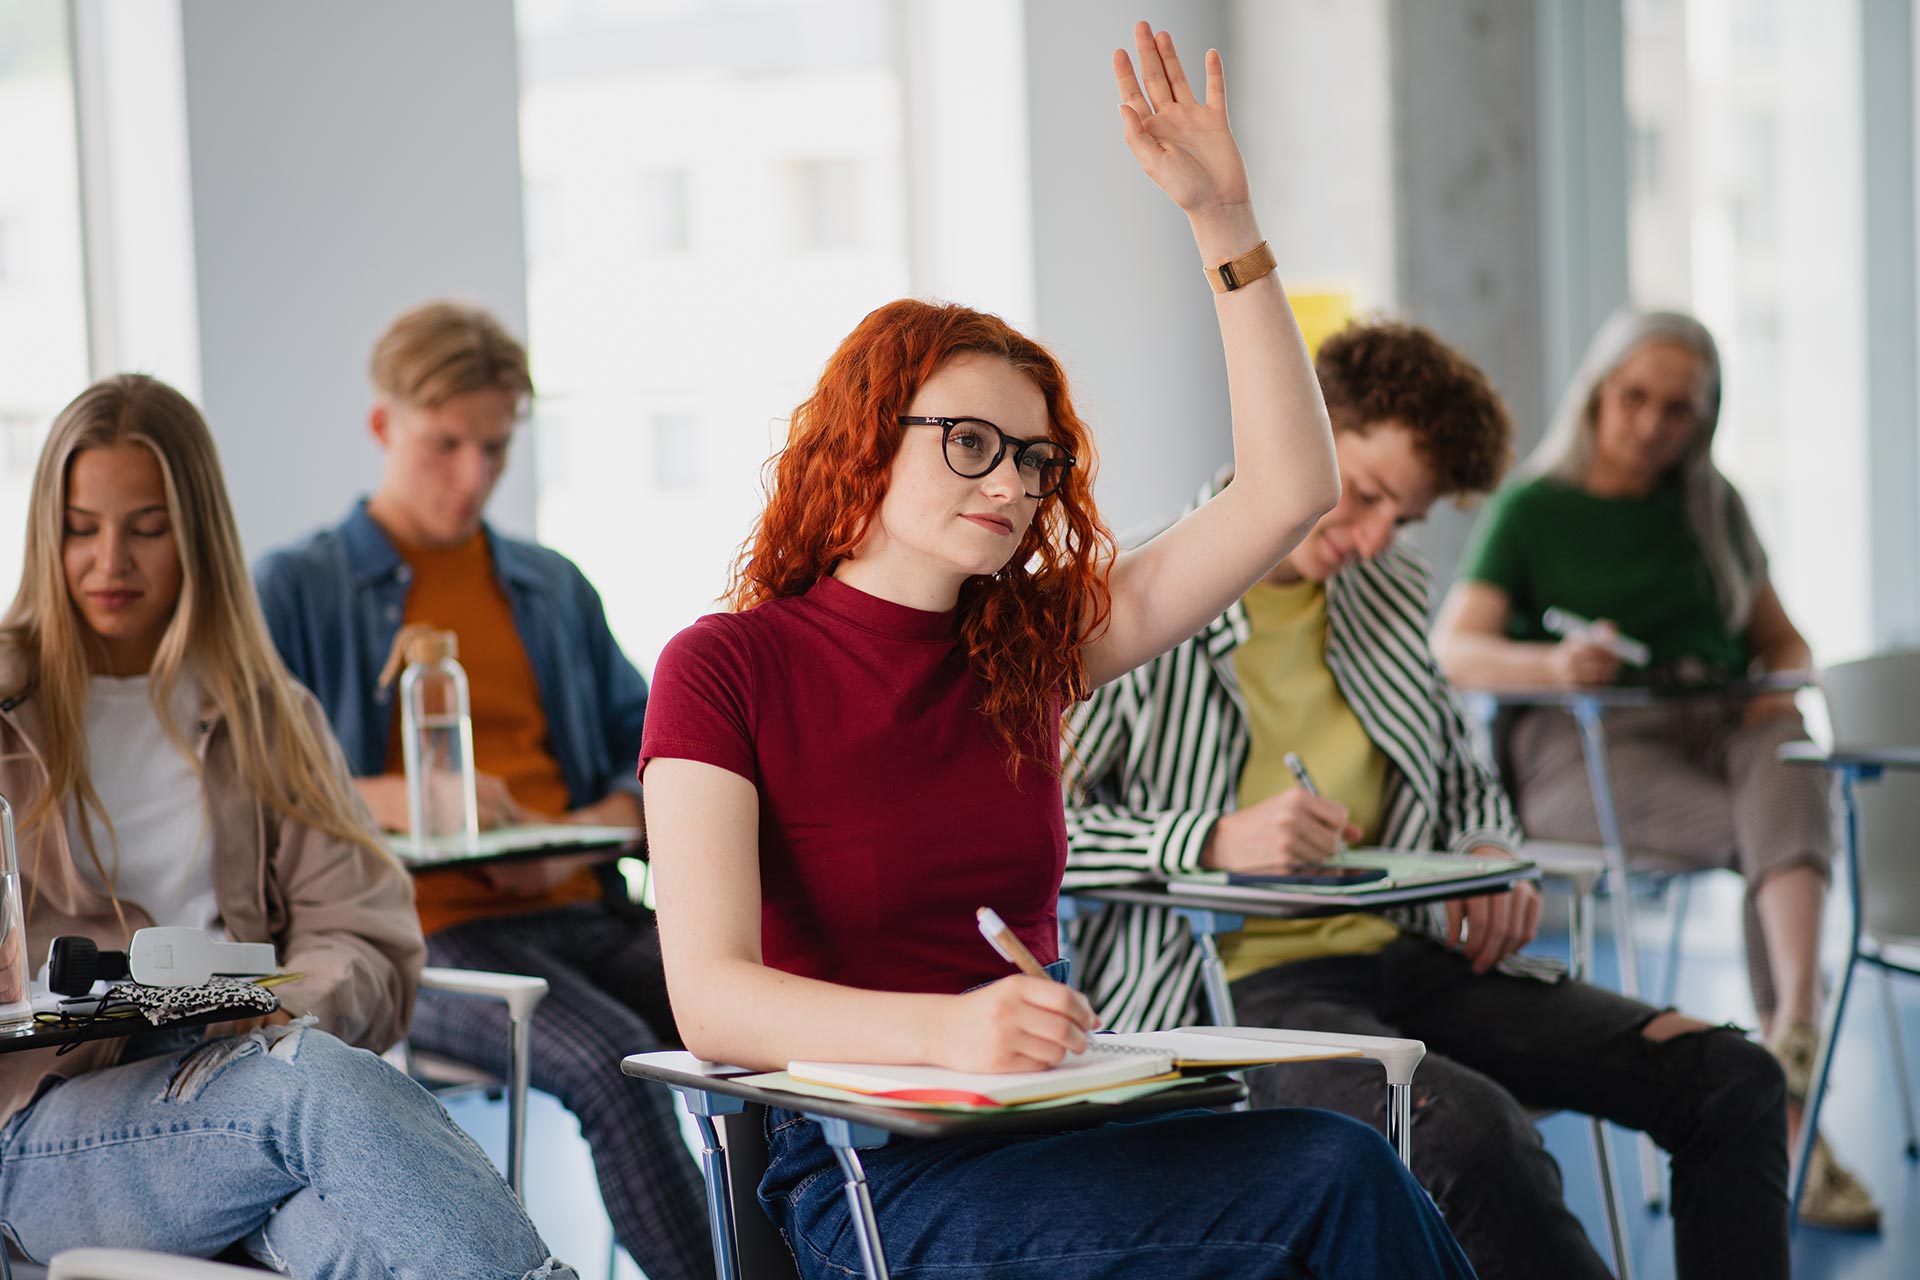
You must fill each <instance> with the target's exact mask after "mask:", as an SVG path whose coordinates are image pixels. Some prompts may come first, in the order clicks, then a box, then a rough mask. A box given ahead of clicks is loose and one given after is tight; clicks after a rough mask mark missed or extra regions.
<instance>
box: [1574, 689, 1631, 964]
mask: <svg viewBox="0 0 1920 1280" xmlns="http://www.w3.org/2000/svg"><path fill="white" fill-rule="evenodd" d="M1573 718H1574V720H1575V721H1576V722H1577V723H1578V724H1579V726H1580V747H1581V754H1582V755H1583V756H1585V757H1586V763H1587V788H1588V790H1590V791H1591V792H1592V793H1593V815H1594V818H1595V820H1596V821H1597V822H1598V824H1599V827H1600V846H1601V848H1602V849H1603V850H1604V851H1605V853H1606V858H1607V880H1608V888H1609V890H1610V891H1611V893H1612V904H1613V931H1614V934H1615V943H1616V945H1617V946H1618V947H1619V950H1620V993H1621V994H1622V995H1626V996H1631V997H1633V998H1634V999H1636V1000H1637V999H1639V998H1640V956H1639V951H1638V948H1637V947H1636V946H1635V941H1634V936H1633V902H1632V899H1631V898H1630V897H1629V896H1628V894H1627V846H1626V843H1625V841H1624V840H1623V839H1622V837H1621V835H1620V817H1619V813H1618V811H1617V810H1616V809H1615V808H1614V803H1613V772H1612V770H1611V769H1609V768H1608V767H1607V733H1606V730H1605V729H1604V728H1602V727H1601V724H1600V704H1599V703H1598V702H1595V701H1594V700H1593V699H1591V698H1575V699H1574V700H1573Z"/></svg>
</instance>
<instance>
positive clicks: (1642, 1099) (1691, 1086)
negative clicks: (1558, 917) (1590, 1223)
mask: <svg viewBox="0 0 1920 1280" xmlns="http://www.w3.org/2000/svg"><path fill="white" fill-rule="evenodd" d="M1233 998H1234V1007H1235V1012H1236V1014H1237V1016H1238V1018H1239V1020H1240V1022H1241V1023H1242V1025H1245V1026H1264V1027H1293V1028H1297V1029H1300V1030H1311V1031H1347V1032H1359V1033H1363V1034H1368V1035H1387V1036H1412V1037H1415V1038H1417V1039H1420V1040H1423V1041H1425V1042H1426V1045H1427V1056H1426V1059H1425V1060H1424V1061H1423V1062H1421V1064H1420V1068H1419V1070H1418V1071H1417V1072H1416V1073H1415V1074H1414V1078H1413V1096H1414V1113H1413V1171H1414V1174H1415V1175H1416V1176H1417V1177H1418V1178H1419V1179H1420V1182H1421V1183H1422V1184H1423V1185H1424V1186H1425V1187H1426V1188H1427V1190H1428V1191H1429V1192H1431V1193H1432V1194H1433V1197H1434V1199H1435V1200H1436V1201H1437V1202H1438V1203H1439V1205H1440V1209H1441V1212H1442V1213H1443V1214H1445V1216H1446V1219H1447V1225H1448V1226H1450V1227H1451V1228H1452V1229H1453V1233H1454V1235H1455V1237H1456V1238H1457V1239H1458V1240H1459V1241H1460V1244H1461V1246H1462V1247H1463V1248H1464V1249H1465V1250H1466V1253H1467V1257H1468V1258H1469V1259H1471V1260H1472V1262H1473V1265H1474V1269H1475V1270H1476V1271H1477V1272H1479V1274H1480V1276H1481V1277H1482V1280H1502V1278H1504V1277H1529V1278H1531V1277H1539V1276H1549V1275H1551V1276H1569V1277H1587V1276H1592V1277H1595V1278H1596V1280H1597V1278H1599V1277H1605V1276H1608V1275H1611V1272H1610V1271H1608V1269H1607V1267H1606V1265H1605V1263H1603V1262H1602V1261H1601V1259H1600V1256H1599V1254H1597V1253H1596V1252H1595V1251H1594V1248H1593V1246H1592V1244H1591V1243H1590V1242H1589V1241H1588V1240H1587V1237H1586V1233H1585V1232H1584V1231H1582V1230H1581V1227H1580V1223H1579V1221H1578V1219H1576V1218H1575V1217H1574V1216H1573V1215H1572V1214H1571V1213H1569V1212H1568V1211H1567V1207H1566V1204H1565V1202H1564V1200H1563V1198H1562V1195H1561V1183H1560V1169H1559V1166H1558V1165H1556V1164H1555V1163H1554V1160H1553V1157H1552V1156H1550V1155H1548V1154H1547V1151H1546V1148H1545V1146H1544V1145H1543V1143H1542V1142H1541V1138H1540V1134H1539V1131H1538V1130H1537V1129H1536V1128H1535V1127H1534V1124H1533V1121H1532V1120H1531V1118H1530V1117H1529V1115H1528V1110H1529V1108H1537V1109H1550V1110H1568V1111H1578V1112H1582V1113H1585V1114H1587V1115H1598V1116H1604V1117H1605V1118H1606V1119H1608V1120H1611V1121H1614V1122H1615V1123H1617V1124H1621V1125H1625V1126H1626V1127H1628V1128H1630V1129H1639V1130H1643V1131H1644V1132H1646V1133H1647V1134H1649V1135H1650V1136H1651V1137H1652V1138H1653V1140H1654V1141H1655V1142H1656V1143H1658V1144H1659V1145H1660V1146H1661V1147H1662V1148H1664V1149H1665V1150H1666V1151H1667V1152H1668V1153H1669V1155H1670V1156H1671V1157H1672V1162H1673V1217H1674V1252H1675V1255H1676V1262H1677V1271H1678V1274H1679V1276H1680V1277H1681V1280H1708V1278H1709V1277H1714V1278H1717V1277H1736V1276H1737V1277H1741V1278H1742V1280H1767V1278H1769V1277H1776V1276H1777V1277H1785V1276H1786V1275H1787V1274H1788V1251H1787V1138H1786V1087H1785V1084H1784V1082H1783V1081H1782V1078H1781V1074H1780V1068H1779V1066H1778V1064H1777V1063H1775V1062H1774V1060H1773V1058H1772V1056H1771V1055H1769V1054H1768V1053H1767V1052H1766V1050H1765V1049H1763V1048H1761V1047H1760V1046H1759V1045H1756V1044H1754V1043H1752V1042H1751V1041H1749V1040H1748V1039H1747V1038H1746V1037H1745V1036H1744V1035H1742V1034H1741V1033H1740V1032H1739V1031H1737V1030H1735V1029H1732V1028H1727V1027H1715V1028H1712V1029H1710V1030H1707V1031H1703V1032H1694V1033H1687V1034H1682V1035H1680V1036H1677V1037H1674V1038H1672V1039H1668V1040H1664V1041H1661V1042H1658V1043H1656V1042H1654V1041H1650V1040H1648V1039H1647V1038H1646V1037H1645V1036H1644V1035H1642V1034H1641V1032H1642V1030H1643V1028H1645V1027H1646V1025H1647V1024H1648V1023H1649V1022H1650V1021H1651V1020H1652V1019H1653V1018H1654V1017H1655V1016H1656V1015H1657V1013H1658V1010H1656V1009H1654V1008H1653V1007H1652V1006H1650V1005H1646V1004H1642V1003H1640V1002H1639V1001H1637V1000H1629V999H1627V998H1625V997H1624V996H1621V995H1618V994H1616V993H1615V992H1612V991H1607V990H1604V989H1602V988H1600V987H1595V986H1591V985H1589V984H1587V983H1584V982H1572V981H1564V982H1559V983H1554V984H1548V983H1543V982H1538V981H1535V980H1533V979H1530V978H1520V977H1509V976H1506V975H1503V974H1499V973H1490V974H1486V975H1484V976H1479V977H1476V976H1475V975H1474V974H1473V973H1472V971H1471V970H1470V969H1469V967H1468V965H1467V962H1466V961H1465V960H1464V959H1463V958H1461V957H1460V956H1459V955H1457V954H1456V953H1454V952H1451V951H1448V950H1446V949H1445V948H1443V947H1441V946H1439V945H1438V944H1437V943H1435V942H1432V941H1431V940H1429V939H1426V938H1420V937H1413V936H1405V937H1402V938H1400V939H1398V940H1397V941H1395V942H1394V943H1392V944H1391V945H1389V946H1388V947H1387V948H1386V949H1385V950H1384V951H1382V952H1380V953H1379V954H1377V955H1372V956H1335V957H1328V958H1326V959H1320V960H1302V961H1298V962H1296V963H1293V964H1286V965H1280V966H1278V967H1276V968H1273V969H1268V970H1266V971H1264V972H1261V973H1256V974H1253V975H1251V976H1249V977H1246V978H1242V979H1241V980H1240V981H1238V982H1236V983H1234V984H1233ZM1248 1083H1249V1085H1250V1086H1251V1087H1252V1090H1253V1096H1254V1102H1255V1105H1257V1106H1262V1107H1277V1106H1309V1107H1327V1108H1331V1109H1332V1110H1335V1111H1340V1112H1344V1113H1346V1114H1347V1115H1350V1116H1353V1117H1355V1118H1357V1119H1361V1120H1365V1121H1368V1122H1370V1123H1372V1124H1373V1125H1374V1126H1375V1127H1377V1128H1380V1129H1382V1130H1383V1131H1384V1129H1385V1127H1386V1090H1385V1089H1384V1088H1382V1087H1381V1083H1380V1071H1379V1068H1378V1067H1376V1066H1374V1064H1372V1063H1370V1062H1368V1063H1349V1062H1321V1063H1300V1064H1294V1065H1288V1066H1283V1067H1273V1068H1269V1069H1267V1070H1263V1071H1258V1072H1255V1073H1253V1074H1252V1076H1251V1077H1250V1078H1249V1081H1248Z"/></svg>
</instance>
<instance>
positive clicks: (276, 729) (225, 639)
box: [0, 374, 382, 911]
mask: <svg viewBox="0 0 1920 1280" xmlns="http://www.w3.org/2000/svg"><path fill="white" fill-rule="evenodd" d="M127 443H132V444H139V445H142V446H144V447H145V448H147V449H148V450H150V451H151V452H152V453H153V456H154V458H155V460H156V461H157V462H158V463H159V464H160V474H161V476H162V477H163V478H164V480H165V483H166V490H167V516H168V519H169V521H170V522H171V524H172V529H173V538H174V542H175V544H176V545H177V547H178V549H179V555H180V565H181V584H180V598H179V600H178V602H177V603H176V604H175V606H174V610H173V617H172V619H171V620H170V621H169V622H168V624H167V629H166V631H165V633H164V634H163V635H162V636H161V639H160V647H159V649H158V651H157V652H156V653H155V655H154V659H153V666H152V668H151V670H150V672H149V673H148V674H149V678H150V696H151V698H152V701H153V706H154V709H155V711H156V712H157V713H158V714H159V716H160V721H161V723H162V724H163V725H164V726H166V731H167V733H168V735H169V736H171V737H172V738H173V739H174V740H175V742H176V743H177V744H178V745H179V747H180V748H181V750H182V752H183V753H184V754H185V755H186V756H187V758H188V759H189V760H194V761H195V764H196V767H197V763H198V762H197V760H196V757H195V754H194V750H193V746H192V744H191V743H189V742H187V741H186V740H185V738H184V737H183V735H182V733H181V731H180V728H179V726H178V724H177V723H176V718H175V715H174V713H173V711H172V707H173V705H174V703H173V695H174V691H175V689H176V688H177V687H178V684H179V681H180V679H181V677H182V674H183V672H184V671H185V669H186V664H187V659H188V655H189V654H191V655H192V658H193V674H194V676H195V677H196V678H197V679H198V680H199V681H200V685H201V688H202V689H203V691H204V692H205V694H206V696H208V697H209V698H211V700H212V701H213V703H214V704H215V705H216V706H218V707H219V708H220V710H221V712H222V713H223V714H224V715H225V717H226V721H227V726H228V731H229V732H230V733H231V734H232V735H233V746H234V754H235V756H236V757H237V758H238V760H239V764H240V776H241V778H242V780H244V781H245V782H246V784H247V786H248V788H249V789H250V790H251V791H252V792H253V793H254V795H255V796H256V797H257V798H258V799H259V800H260V801H261V802H263V803H264V804H265V805H266V806H267V807H268V808H269V809H271V810H272V811H274V812H275V813H278V814H280V815H282V816H284V817H288V818H291V819H294V820H295V821H298V822H301V823H304V824H305V825H307V826H310V827H312V828H314V829H316V830H319V831H324V832H326V833H327V834H328V835H331V836H335V837H337V838H339V839H342V840H348V841H351V842H353V843H355V844H358V845H361V846H363V847H365V848H368V849H371V850H374V851H375V852H382V846H381V845H380V842H379V840H378V838H377V837H376V835H375V833H374V831H373V829H372V827H371V825H370V824H369V822H368V820H367V818H366V816H365V809H364V808H363V807H362V806H361V805H360V803H359V801H358V800H357V798H356V797H355V796H354V795H353V793H352V791H351V789H350V788H349V786H348V784H347V782H346V780H345V777H344V775H343V774H342V773H341V771H340V769H339V767H338V765H337V764H336V761H335V757H334V753H333V752H332V751H331V750H330V749H329V744H328V743H327V742H325V741H324V740H323V738H322V736H321V734H319V733H317V732H315V729H314V727H313V725H312V724H311V723H310V722H309V720H308V718H307V712H306V710H305V708H303V706H302V705H301V695H300V690H299V686H298V685H297V684H296V683H295V682H294V679H293V677H292V676H291V675H290V674H289V673H288V672H287V669H286V667H285V665H284V664H282V663H281V661H280V657H279V654H278V653H277V652H276V651H275V649H274V647H273V641H272V639H271V638H270V637H269V636H268V634H267V628H266V622H265V620H264V618H262V616H261V613H260V603H259V600H258V599H257V598H256V597H255V595H254V591H253V580H252V578H251V577H250V576H249V575H248V573H247V566H246V559H245V557H244V556H243V555H242V554H241V551H240V535H239V533H238V531H237V529H236V528H235V526H234V521H233V509H232V507H231V506H230V505H229V504H228V502H227V487H226V482H225V481H224V480H223V479H222V477H221V472H220V459H219V455H218V453H217V452H216V451H215V449H214V444H213V435H212V433H211V432H210V431H208V429H207V424H206V420H205V419H204V418H202V417H201V416H200V411H199V410H198V409H195V408H194V407H193V405H192V403H191V402H189V401H188V400H187V398H186V397H185V396H183V395H181V394H180V393H179V392H178V391H175V390H174V389H173V388H172V387H170V386H168V385H167V384H166V383H164V382H160V381H159V380H157V379H155V378H150V377H147V376H145V375H143V374H120V375H118V376H116V377H111V378H105V379H102V380H101V381H99V382H96V383H94V384H93V385H92V386H90V387H88V388H87V389H86V390H85V391H83V392H81V393H80V394H79V395H78V396H76V397H75V398H74V400H73V402H72V403H70V404H69V405H67V407H66V408H64V409H62V410H61V411H60V416H59V417H57V418H55V419H54V421H53V428H52V430H51V431H49V432H48V434H47V442H46V445H45V446H44V447H43V448H42V449H41V451H40V461H39V464H38V465H37V467H36V468H35V470H34V475H33V490H32V493H31V494H30V496H29V498H28V510H27V551H26V565H25V568H24V570H23V571H22V574H21V578H20V590H19V594H17V595H16V596H15V597H14V600H13V606H12V607H11V608H10V609H8V610H7V613H6V616H5V617H4V618H0V644H4V645H5V646H7V647H9V648H11V649H13V650H14V651H15V652H17V653H19V654H20V655H22V656H23V657H24V658H25V661H26V665H27V681H26V685H25V689H30V690H32V692H33V696H34V697H35V698H36V699H37V702H38V708H39V711H40V714H41V716H42V718H43V719H44V721H45V724H46V734H45V737H46V741H45V742H44V743H43V744H42V749H43V754H44V755H45V757H46V762H47V770H48V773H49V775H50V779H51V785H49V786H48V788H47V790H46V791H45V792H43V793H42V794H41V795H39V796H37V797H36V798H35V799H34V801H33V804H32V805H31V806H30V807H29V808H28V809H27V812H26V815H25V817H24V819H23V821H22V824H21V825H22V828H23V830H28V829H32V828H33V827H35V826H36V825H38V824H40V823H43V822H47V821H49V820H50V819H53V818H54V817H55V816H56V815H58V814H59V813H61V812H62V811H63V810H64V809H65V807H66V806H67V805H68V804H69V803H70V802H71V803H76V804H77V807H78V808H79V810H80V812H81V813H82V815H83V816H84V815H87V814H91V815H92V817H93V819H94V823H97V824H98V825H99V826H100V827H101V828H102V829H103V830H105V831H106V832H107V834H108V839H109V840H115V837H114V836H113V822H112V818H111V817H110V816H109V815H108V814H107V812H106V809H105V807H104V806H103V805H102V804H101V801H100V796H99V793H98V792H96V791H95V790H94V787H93V782H92V780H91V779H90V778H89V777H88V773H87V746H86V706H87V679H88V676H89V674H90V671H89V667H88V662H87V652H88V646H89V643H90V642H91V641H92V640H93V639H94V636H93V633H92V631H91V630H89V629H88V627H87V624H86V622H85V621H84V620H83V619H82V618H81V616H80V613H79V610H78V609H77V608H76V607H75V605H74V603H73V600H72V599H71V597H70V596H69V595H68V592H67V581H66V573H65V570H64V568H63V566H62V562H61V551H62V543H63V541H64V531H65V520H66V506H67V481H68V477H69V475H70V474H71V471H72V466H73V460H74V459H75V458H76V457H78V456H79V455H80V454H81V453H84V452H85V451H87V450H88V449H98V448H105V447H108V446H112V445H118V444H127ZM21 692H24V690H0V694H17V693H21ZM94 823H89V822H85V821H82V822H80V823H79V824H78V826H79V827H80V835H81V838H82V841H83V843H84V845H85V847H86V850H87V853H88V855H89V856H90V857H91V858H92V859H93V864H94V867H95V869H96V870H98V871H99V872H100V874H101V878H102V880H103V882H104V883H106V884H107V886H108V889H109V892H111V891H112V887H113V878H112V876H111V875H109V874H108V872H107V869H106V867H105V866H104V865H103V864H102V861H101V858H100V853H99V850H98V849H97V848H96V847H95V846H94V841H93V835H92V831H91V830H90V828H91V826H93V825H94ZM45 844H46V842H45V841H44V840H42V841H38V842H36V845H37V846H38V847H40V848H44V847H45ZM115 844H116V849H117V840H116V841H115ZM114 861H115V862H116V864H117V862H118V858H117V855H116V857H115V859H114ZM118 906H119V904H118V900H117V898H116V901H115V909H116V911H117V910H118Z"/></svg>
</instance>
